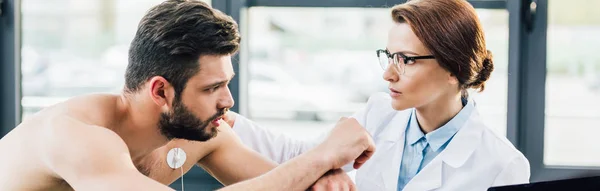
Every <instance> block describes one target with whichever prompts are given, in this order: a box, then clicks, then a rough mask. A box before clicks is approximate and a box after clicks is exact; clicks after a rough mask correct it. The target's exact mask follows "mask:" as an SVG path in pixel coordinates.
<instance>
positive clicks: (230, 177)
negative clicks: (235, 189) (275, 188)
mask: <svg viewBox="0 0 600 191" xmlns="http://www.w3.org/2000/svg"><path fill="white" fill-rule="evenodd" d="M218 129H219V134H218V135H217V136H216V137H215V138H214V139H213V140H210V142H211V143H210V144H212V145H214V150H213V151H212V152H210V153H209V154H208V155H206V156H204V157H203V158H202V159H200V160H199V161H198V165H199V166H201V167H202V168H204V169H205V170H206V171H207V172H208V173H210V174H211V175H213V176H214V177H215V178H217V179H218V180H219V181H220V182H221V183H223V184H224V185H230V184H233V183H236V182H240V181H244V180H248V179H250V178H254V177H258V176H260V175H262V174H264V173H266V172H268V171H269V170H272V169H274V168H275V167H276V166H277V164H276V163H274V162H273V161H271V160H269V159H267V158H265V157H263V156H261V155H259V154H258V153H256V152H254V151H252V150H250V149H249V148H247V147H246V146H244V145H243V144H242V142H241V141H240V140H239V138H238V137H237V136H236V135H235V134H234V132H233V131H232V130H231V127H229V126H228V125H227V124H226V123H222V125H221V126H219V127H218Z"/></svg>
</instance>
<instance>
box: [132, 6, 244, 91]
mask: <svg viewBox="0 0 600 191" xmlns="http://www.w3.org/2000/svg"><path fill="white" fill-rule="evenodd" d="M239 44H240V34H239V32H238V27H237V24H236V22H235V21H234V20H233V19H232V18H231V17H229V16H227V15H225V14H223V13H222V12H220V11H219V10H216V9H213V8H211V7H210V6H208V5H207V4H206V3H204V2H201V1H197V0H167V1H165V2H163V3H161V4H160V5H157V6H155V7H153V8H152V9H150V11H148V13H147V14H146V15H145V16H144V18H142V20H141V21H140V23H139V26H138V30H137V33H136V34H135V38H134V39H133V41H132V42H131V47H130V49H129V65H128V66H127V70H126V73H125V90H126V91H127V92H135V91H138V90H139V89H140V88H141V86H142V84H144V83H145V82H146V81H148V80H149V79H150V78H152V77H154V76H162V77H163V78H165V79H166V80H167V81H169V83H171V84H172V85H173V87H174V88H175V97H176V98H178V97H179V96H180V94H181V92H182V91H183V89H184V88H185V85H186V83H187V81H188V80H189V79H190V78H191V77H192V76H193V75H194V74H196V73H197V72H198V70H199V67H200V64H202V63H198V60H199V58H200V56H204V55H228V54H234V53H235V52H237V50H238V48H239Z"/></svg>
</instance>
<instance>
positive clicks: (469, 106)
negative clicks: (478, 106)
mask: <svg viewBox="0 0 600 191" xmlns="http://www.w3.org/2000/svg"><path fill="white" fill-rule="evenodd" d="M462 102H463V105H464V107H463V108H462V109H461V110H460V112H458V114H456V116H454V117H453V118H452V119H451V120H450V121H448V123H446V124H444V125H443V126H441V127H440V128H438V129H436V130H435V131H432V132H430V133H427V135H425V134H424V133H423V132H422V131H421V128H420V127H419V123H418V121H417V117H416V116H417V115H416V112H415V109H413V111H412V113H411V116H410V120H409V126H408V129H407V133H406V140H407V143H408V144H411V145H414V144H415V143H417V142H418V141H419V140H421V138H423V137H425V140H426V141H427V143H428V144H429V146H430V147H431V149H432V150H434V151H437V150H439V149H440V148H441V147H442V146H443V145H444V144H446V143H447V142H448V140H450V139H451V138H452V137H453V136H454V135H455V134H456V132H458V130H459V129H460V128H461V127H462V126H464V125H465V124H466V122H467V121H468V120H469V117H470V116H471V113H472V111H473V109H474V107H475V105H474V103H473V100H469V99H465V98H463V99H462Z"/></svg>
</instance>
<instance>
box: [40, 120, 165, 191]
mask: <svg viewBox="0 0 600 191" xmlns="http://www.w3.org/2000/svg"><path fill="white" fill-rule="evenodd" d="M47 129H48V131H49V132H48V133H46V135H47V136H46V137H45V138H44V139H45V140H44V141H42V144H43V147H42V153H41V154H42V156H41V157H42V160H43V161H44V163H45V164H46V166H47V167H48V168H49V169H51V170H52V171H53V173H55V175H56V176H58V177H59V178H61V179H64V180H65V181H66V182H67V183H69V185H71V187H72V188H73V189H74V190H98V191H104V190H157V191H166V190H172V189H170V188H169V187H167V186H165V185H162V184H160V183H158V182H156V181H154V180H152V179H150V178H147V177H145V176H144V175H142V174H140V173H139V172H138V171H137V169H136V168H135V166H134V165H133V162H132V161H131V158H130V154H129V151H128V149H127V145H126V144H125V143H124V142H123V140H122V139H121V138H120V137H119V136H118V135H117V134H115V133H114V132H112V131H110V130H108V129H105V128H103V127H96V126H89V125H85V124H81V123H78V122H75V121H73V120H71V121H68V122H64V121H63V122H59V123H57V124H55V125H52V127H50V128H47Z"/></svg>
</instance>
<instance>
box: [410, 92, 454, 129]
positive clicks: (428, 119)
mask: <svg viewBox="0 0 600 191" xmlns="http://www.w3.org/2000/svg"><path fill="white" fill-rule="evenodd" d="M462 108H463V104H462V99H461V94H460V93H457V94H454V93H453V94H447V95H442V96H440V97H439V98H438V99H436V100H434V101H432V102H430V103H427V104H426V105H423V106H420V107H417V108H416V111H417V112H416V114H417V116H416V117H417V121H418V122H419V126H420V127H421V131H423V133H425V134H427V133H430V132H432V131H435V130H436V129H438V128H440V127H441V126H442V125H444V124H446V123H448V121H450V120H451V119H452V118H454V116H456V115H457V114H458V113H459V112H460V110H462Z"/></svg>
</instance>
